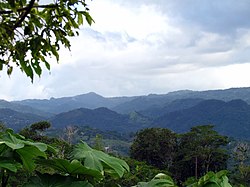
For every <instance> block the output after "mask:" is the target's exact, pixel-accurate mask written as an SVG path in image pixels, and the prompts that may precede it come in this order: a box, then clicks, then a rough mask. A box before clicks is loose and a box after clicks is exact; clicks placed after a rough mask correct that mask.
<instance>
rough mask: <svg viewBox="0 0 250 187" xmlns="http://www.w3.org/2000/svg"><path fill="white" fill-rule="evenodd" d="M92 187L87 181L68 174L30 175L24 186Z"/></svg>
mask: <svg viewBox="0 0 250 187" xmlns="http://www.w3.org/2000/svg"><path fill="white" fill-rule="evenodd" d="M83 186H84V187H93V185H92V184H90V183H89V182H87V181H79V180H77V179H76V178H73V177H70V176H62V175H58V174H54V175H49V174H40V173H38V175H37V176H36V177H31V178H30V180H29V182H28V183H26V184H24V187H83Z"/></svg>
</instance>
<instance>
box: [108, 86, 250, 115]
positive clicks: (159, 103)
mask: <svg viewBox="0 0 250 187" xmlns="http://www.w3.org/2000/svg"><path fill="white" fill-rule="evenodd" d="M178 99H203V100H208V99H216V100H222V101H231V100H235V99H242V100H243V101H246V102H247V103H248V104H250V88H230V89H225V90H208V91H191V90H180V91H175V92H169V93H167V94H161V95H156V94H150V95H148V96H140V97H137V98H134V99H133V100H131V101H128V102H125V103H121V104H120V105H117V106H115V107H113V108H112V109H113V110H114V111H117V112H119V113H130V112H132V111H146V110H148V109H149V110H150V109H151V108H163V107H164V106H167V105H168V104H170V103H171V102H173V101H175V100H178Z"/></svg>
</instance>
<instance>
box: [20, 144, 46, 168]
mask: <svg viewBox="0 0 250 187" xmlns="http://www.w3.org/2000/svg"><path fill="white" fill-rule="evenodd" d="M16 152H17V154H18V155H19V156H20V158H21V160H22V163H23V165H24V167H25V168H26V169H28V170H29V171H32V170H33V169H34V168H35V160H34V159H35V158H37V157H44V158H46V154H45V152H43V151H40V150H39V149H38V148H37V147H34V146H25V147H23V148H22V149H18V150H16Z"/></svg>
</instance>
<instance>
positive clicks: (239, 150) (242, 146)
mask: <svg viewBox="0 0 250 187" xmlns="http://www.w3.org/2000/svg"><path fill="white" fill-rule="evenodd" d="M233 153H234V159H235V162H236V163H235V166H234V170H233V171H232V174H231V176H230V178H231V179H232V181H233V183H236V184H242V185H245V186H247V185H249V184H250V165H249V163H248V162H247V161H248V159H249V156H250V148H249V144H248V143H246V142H239V143H238V144H237V145H236V147H235V148H234V152H233Z"/></svg>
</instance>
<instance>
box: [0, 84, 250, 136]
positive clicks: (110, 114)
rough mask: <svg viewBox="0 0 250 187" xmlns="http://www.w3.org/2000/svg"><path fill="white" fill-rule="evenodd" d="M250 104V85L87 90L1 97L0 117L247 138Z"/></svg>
mask: <svg viewBox="0 0 250 187" xmlns="http://www.w3.org/2000/svg"><path fill="white" fill-rule="evenodd" d="M249 104H250V88H231V89H226V90H209V91H190V90H183V91H176V92H170V93H168V94H161V95H156V94H150V95H147V96H134V97H112V98H107V97H103V96H100V95H98V94H96V93H93V92H91V93H87V94H82V95H78V96H74V97H63V98H51V99H44V100H39V99H28V100H22V101H11V102H8V101H4V100H0V121H2V122H3V123H5V124H6V125H7V126H9V127H12V128H14V129H17V130H18V129H20V128H22V127H24V126H26V125H29V124H31V123H34V122H36V121H41V120H48V121H50V122H51V123H52V126H53V127H54V128H64V127H66V126H68V125H78V126H86V125H87V126H90V127H93V128H97V129H101V130H109V131H110V130H113V131H118V132H130V131H137V130H139V129H142V128H146V127H156V126H157V127H166V128H169V129H171V130H174V131H176V132H185V131H188V130H189V129H190V128H191V127H192V126H195V125H205V124H213V125H215V129H216V130H218V131H219V132H220V133H222V134H225V135H228V136H232V137H236V138H244V139H250V105H249Z"/></svg>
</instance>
